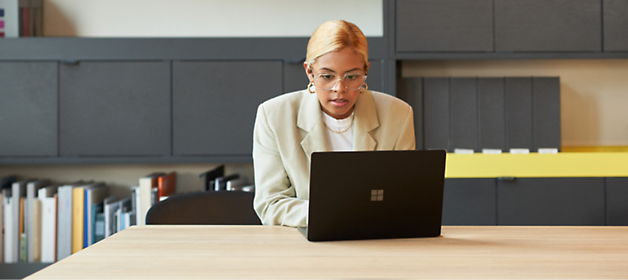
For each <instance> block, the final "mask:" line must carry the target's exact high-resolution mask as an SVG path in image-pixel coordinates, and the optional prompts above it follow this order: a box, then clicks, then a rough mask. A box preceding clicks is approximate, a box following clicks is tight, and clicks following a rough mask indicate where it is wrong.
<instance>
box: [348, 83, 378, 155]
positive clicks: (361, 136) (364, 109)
mask: <svg viewBox="0 0 628 280" xmlns="http://www.w3.org/2000/svg"><path fill="white" fill-rule="evenodd" d="M354 117H355V120H354V122H355V124H354V127H353V129H354V131H353V150H355V151H372V150H375V148H377V141H376V140H375V138H373V136H371V134H370V132H371V131H372V130H373V129H376V128H378V127H379V119H378V118H377V110H376V109H375V102H374V101H373V96H372V95H371V92H370V91H368V90H367V91H364V92H363V93H362V94H360V97H358V101H357V102H356V103H355V113H354Z"/></svg>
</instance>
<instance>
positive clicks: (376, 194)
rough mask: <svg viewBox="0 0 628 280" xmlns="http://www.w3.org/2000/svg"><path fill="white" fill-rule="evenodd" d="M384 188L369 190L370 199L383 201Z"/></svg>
mask: <svg viewBox="0 0 628 280" xmlns="http://www.w3.org/2000/svg"><path fill="white" fill-rule="evenodd" d="M383 200H384V190H371V201H383Z"/></svg>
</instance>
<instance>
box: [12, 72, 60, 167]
mask: <svg viewBox="0 0 628 280" xmlns="http://www.w3.org/2000/svg"><path fill="white" fill-rule="evenodd" d="M0 100H2V102H0V156H17V157H21V156H29V157H33V156H56V155H57V153H58V152H57V144H58V142H57V63H56V62H0Z"/></svg>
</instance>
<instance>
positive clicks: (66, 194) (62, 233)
mask: <svg viewBox="0 0 628 280" xmlns="http://www.w3.org/2000/svg"><path fill="white" fill-rule="evenodd" d="M82 184H84V183H83V182H82V181H78V182H75V183H72V184H68V185H64V186H60V187H59V189H58V191H57V261H60V260H62V259H64V258H66V257H68V256H70V255H71V254H72V201H73V198H72V195H73V189H74V187H77V186H80V185H82Z"/></svg>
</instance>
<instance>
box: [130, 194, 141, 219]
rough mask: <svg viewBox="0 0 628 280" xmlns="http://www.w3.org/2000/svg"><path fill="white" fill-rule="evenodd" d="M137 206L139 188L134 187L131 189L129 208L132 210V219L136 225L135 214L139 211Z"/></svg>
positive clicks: (138, 202)
mask: <svg viewBox="0 0 628 280" xmlns="http://www.w3.org/2000/svg"><path fill="white" fill-rule="evenodd" d="M139 205H140V186H135V187H132V188H131V208H132V209H133V212H134V213H135V217H134V220H133V221H134V224H136V225H137V224H138V223H137V212H138V211H139V210H138V209H139Z"/></svg>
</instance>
